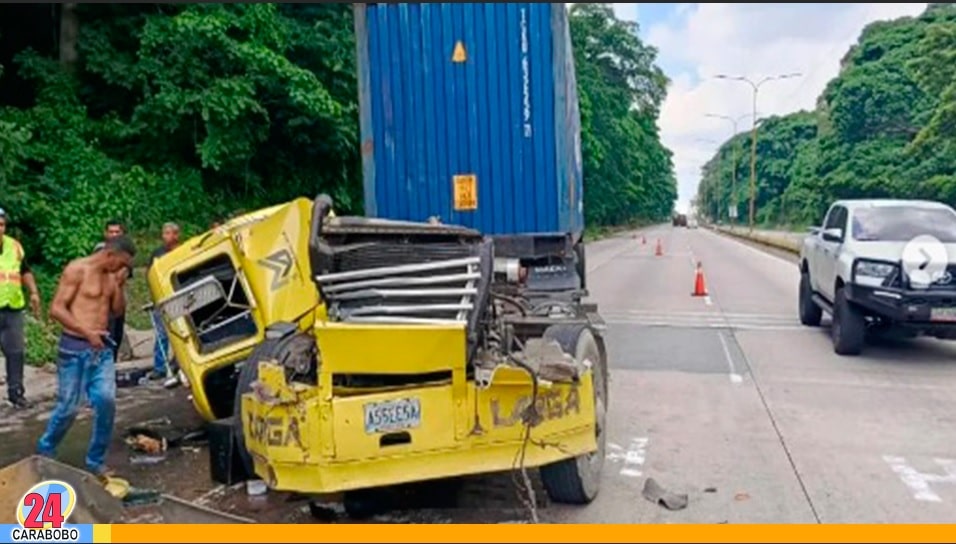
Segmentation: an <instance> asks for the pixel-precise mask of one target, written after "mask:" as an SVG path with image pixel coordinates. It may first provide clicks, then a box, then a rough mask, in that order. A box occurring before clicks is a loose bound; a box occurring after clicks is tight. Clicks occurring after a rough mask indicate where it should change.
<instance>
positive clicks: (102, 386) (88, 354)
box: [37, 334, 116, 473]
mask: <svg viewBox="0 0 956 544" xmlns="http://www.w3.org/2000/svg"><path fill="white" fill-rule="evenodd" d="M57 358H58V361H57V371H56V372H57V399H56V407H54V408H53V415H52V416H51V417H50V421H49V422H48V423H47V427H46V432H44V433H43V436H41V437H40V441H39V442H38V443H37V453H39V454H40V455H45V456H47V457H53V456H54V454H55V452H56V448H57V446H58V445H59V444H60V442H61V441H63V437H64V436H66V433H67V431H69V430H70V427H71V426H72V425H73V421H74V420H75V419H76V414H77V412H78V411H79V409H80V406H81V405H82V403H83V400H84V398H86V399H89V401H90V405H92V407H93V430H92V432H91V433H90V445H89V449H88V450H87V453H86V468H87V469H89V470H90V471H91V472H93V473H99V472H101V471H102V470H103V468H104V467H105V461H106V452H107V451H108V450H109V447H110V441H111V440H112V438H113V420H114V416H115V413H116V370H115V364H114V361H113V351H112V350H111V349H109V347H106V348H104V349H101V350H98V351H96V350H94V349H93V348H92V347H91V346H90V345H89V343H87V342H86V341H85V340H82V339H79V338H75V337H73V336H70V335H66V334H64V335H63V336H61V337H60V345H59V349H58V353H57Z"/></svg>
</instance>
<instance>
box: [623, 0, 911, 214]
mask: <svg viewBox="0 0 956 544" xmlns="http://www.w3.org/2000/svg"><path fill="white" fill-rule="evenodd" d="M925 8H926V4H925V3H923V4H913V3H909V4H904V3H899V4H875V3H873V4H859V3H843V4H823V3H820V4H783V3H781V4H765V3H757V4H664V3H659V4H614V10H615V13H616V14H617V16H618V18H620V19H626V20H631V21H637V23H638V24H639V25H640V34H641V37H642V38H643V40H644V41H645V43H649V44H651V45H653V46H655V47H656V48H657V49H658V65H659V66H660V67H661V68H662V69H663V70H664V72H665V73H666V74H667V75H668V77H669V78H670V80H671V84H670V87H669V89H668V93H667V99H666V101H665V102H664V106H663V109H662V111H661V117H660V120H659V121H658V124H659V126H660V128H661V137H662V139H663V141H664V145H666V146H667V147H668V148H670V149H671V151H673V152H674V166H675V170H676V172H677V179H678V192H679V200H678V204H677V208H678V209H679V210H681V211H686V210H687V208H688V206H689V203H690V200H691V199H692V198H693V197H694V196H695V195H696V194H697V183H698V181H699V180H700V168H701V166H703V164H704V163H705V162H707V161H708V160H709V159H710V158H711V157H712V156H713V154H714V152H715V151H716V150H717V148H718V146H719V144H720V143H721V142H723V141H725V140H726V139H727V138H728V137H730V136H731V135H732V134H733V125H732V124H731V122H730V121H727V120H723V119H714V118H708V117H707V116H706V115H707V114H715V115H722V116H726V117H732V118H734V119H737V120H738V122H737V128H738V129H739V130H741V131H749V130H750V127H751V117H752V116H751V111H752V109H753V89H752V88H751V87H750V86H749V85H747V84H746V83H743V82H740V81H727V80H721V79H716V78H714V76H716V75H718V74H725V75H730V76H744V77H747V78H750V79H751V80H753V81H755V82H756V81H760V80H762V79H763V78H765V77H772V76H777V75H783V74H794V73H798V74H801V75H800V76H799V77H794V78H789V79H778V80H772V81H769V82H767V83H765V84H763V85H761V87H760V91H759V93H758V101H757V112H758V117H763V116H767V115H781V114H786V113H791V112H794V111H798V110H801V109H807V110H809V109H813V107H814V105H815V103H816V100H817V98H818V97H819V95H820V93H821V92H822V91H823V89H824V87H825V86H826V84H827V82H829V81H830V80H831V79H832V78H833V77H834V76H836V75H837V73H838V71H839V62H840V58H841V57H843V55H844V53H846V51H847V49H849V47H850V46H851V45H852V44H853V43H854V42H856V39H857V38H858V37H859V34H860V31H861V30H863V27H864V26H866V25H867V24H869V23H870V22H873V21H876V20H886V19H895V18H897V17H902V16H907V15H917V14H919V13H921V12H922V11H923V10H924V9H925ZM758 137H759V133H758Z"/></svg>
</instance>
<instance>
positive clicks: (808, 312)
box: [799, 272, 823, 327]
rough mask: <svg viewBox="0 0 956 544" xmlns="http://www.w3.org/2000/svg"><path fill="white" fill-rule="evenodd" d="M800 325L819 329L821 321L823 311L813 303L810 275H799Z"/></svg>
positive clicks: (807, 273) (806, 273) (802, 273)
mask: <svg viewBox="0 0 956 544" xmlns="http://www.w3.org/2000/svg"><path fill="white" fill-rule="evenodd" d="M799 306H800V323H802V324H804V325H806V326H807V327H819V326H820V321H822V320H823V309H822V308H820V307H819V306H817V303H816V302H813V287H811V283H810V273H809V272H801V273H800V301H799Z"/></svg>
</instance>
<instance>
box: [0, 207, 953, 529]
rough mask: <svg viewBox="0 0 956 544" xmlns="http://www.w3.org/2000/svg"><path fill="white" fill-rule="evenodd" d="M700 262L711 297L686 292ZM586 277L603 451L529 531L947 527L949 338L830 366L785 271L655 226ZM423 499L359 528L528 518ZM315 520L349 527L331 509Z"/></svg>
mask: <svg viewBox="0 0 956 544" xmlns="http://www.w3.org/2000/svg"><path fill="white" fill-rule="evenodd" d="M645 240H646V243H642V242H643V241H645ZM657 240H660V242H661V246H662V249H663V255H662V256H655V255H654V249H655V245H656V243H657ZM697 262H700V263H701V264H702V267H703V271H704V274H705V279H706V283H707V288H708V291H709V296H708V297H692V296H691V291H692V289H693V285H694V270H695V266H696V264H697ZM588 268H589V283H590V286H589V287H590V290H591V294H592V297H591V298H592V300H593V301H596V302H597V303H599V305H600V308H601V313H602V314H603V315H604V317H605V319H606V320H607V321H608V323H609V331H608V335H609V338H608V349H609V355H610V365H611V399H610V413H609V423H608V425H609V429H608V433H609V441H610V443H611V446H610V448H609V451H608V460H607V463H606V464H605V472H604V481H603V483H602V489H601V492H600V495H599V497H598V499H597V500H596V501H595V503H593V504H591V505H589V506H587V507H568V506H556V505H549V504H548V503H547V501H546V500H545V499H544V496H543V492H541V493H539V495H540V496H541V499H540V501H541V502H540V509H539V516H540V519H541V521H543V522H558V523H817V522H820V523H906V522H930V523H934V522H947V523H953V522H956V343H944V342H941V341H936V340H918V341H910V342H901V343H896V344H883V345H875V346H868V347H867V350H866V351H865V354H864V355H863V356H861V357H839V356H837V355H835V354H834V353H833V350H832V346H831V343H830V340H829V337H828V334H827V333H828V326H829V323H828V321H826V320H825V321H824V325H823V327H820V328H817V329H812V328H807V327H802V326H801V325H800V324H799V322H798V321H797V317H796V316H797V312H796V301H797V283H798V279H799V277H798V272H797V268H796V265H795V264H794V263H793V262H792V260H788V259H786V258H785V257H783V258H782V257H780V256H777V255H771V254H768V253H766V252H764V251H762V250H760V249H756V248H754V247H752V246H750V245H747V244H744V243H741V242H740V241H738V240H736V239H733V238H729V237H725V236H721V235H718V234H715V233H712V232H710V231H707V230H704V229H696V230H689V229H684V228H673V227H671V226H661V227H656V228H651V229H647V230H644V231H640V232H638V233H636V235H635V234H626V235H621V236H618V237H615V238H610V239H606V240H601V241H598V242H594V243H592V244H590V245H589V247H588ZM185 394H186V393H185V391H183V390H179V391H176V392H168V391H163V390H162V389H156V388H150V389H149V390H148V391H146V390H144V391H142V392H137V391H136V390H129V392H128V393H124V396H123V397H122V398H121V399H120V400H119V402H118V404H120V406H119V407H118V410H119V421H118V426H120V427H125V426H126V425H129V424H131V423H135V422H137V421H142V420H143V419H147V418H153V417H157V416H169V417H170V418H171V419H172V420H173V422H174V423H173V425H174V427H176V428H180V429H185V428H189V427H191V426H193V425H196V424H198V420H197V419H196V417H195V414H194V413H193V411H192V409H191V407H190V406H189V404H188V403H187V402H186V399H185ZM146 398H148V399H149V401H148V402H146V403H143V402H142V401H143V400H144V399H146ZM134 399H139V400H140V402H138V403H134V402H133V401H134ZM41 430H42V419H41V420H39V421H30V422H25V424H24V427H23V428H21V429H19V430H16V431H13V430H11V431H5V432H0V441H3V442H4V444H6V447H3V448H0V456H3V457H6V458H7V459H8V460H12V459H15V458H17V457H19V455H18V454H17V451H14V450H23V451H21V453H20V455H22V454H25V453H28V451H26V450H28V449H29V448H31V446H32V443H33V441H35V437H36V435H37V434H38V433H39V432H40V431H41ZM88 432H89V431H88V424H87V423H86V422H82V423H81V424H80V425H79V426H78V429H77V430H76V431H75V432H72V433H71V434H70V436H69V437H68V440H67V442H68V444H65V445H64V449H65V450H67V452H66V453H64V457H66V460H67V461H68V462H73V463H77V464H78V463H81V461H82V453H83V451H84V450H85V446H86V440H87V437H88ZM119 432H120V429H118V432H117V434H119ZM114 442H115V443H114V446H113V448H112V449H111V454H110V463H111V464H112V465H113V466H114V467H116V468H118V469H119V470H120V473H121V474H122V475H123V476H125V477H127V478H128V479H130V481H131V482H132V483H133V484H134V485H137V486H141V487H155V488H159V489H162V490H164V491H167V492H171V493H174V494H177V495H179V496H181V497H183V498H185V499H188V500H195V501H198V502H200V503H203V504H206V505H209V506H214V507H218V508H222V509H225V510H228V511H230V512H232V513H235V514H240V515H245V516H248V517H251V518H253V519H256V520H258V521H263V522H274V523H275V522H278V523H283V522H285V523H289V522H293V523H304V522H309V521H311V520H312V519H313V518H312V517H311V515H310V512H309V508H308V505H307V503H306V502H305V499H304V498H296V497H292V496H289V495H285V494H280V493H270V494H269V495H267V496H266V497H248V496H247V495H246V494H245V491H244V489H243V488H242V486H241V485H240V486H234V487H232V488H226V487H223V486H217V485H216V484H214V483H212V482H211V481H210V480H209V476H208V468H207V467H208V460H207V456H206V453H205V450H204V449H197V450H189V451H181V452H172V453H171V455H170V457H169V458H168V459H167V460H166V461H165V462H162V463H159V464H156V465H134V464H131V463H130V461H129V459H128V454H127V452H126V449H125V446H124V444H122V442H121V440H119V436H117V440H115V441H114ZM67 446H69V447H67ZM648 478H653V479H654V480H655V481H657V482H658V483H659V484H660V485H662V486H664V487H665V488H666V489H668V490H670V491H673V492H676V493H686V494H688V496H689V504H688V505H687V507H686V508H685V509H683V510H679V511H670V510H667V509H665V508H663V507H661V506H659V505H657V504H653V503H651V502H649V501H647V500H645V499H644V498H643V497H642V495H641V491H642V489H643V486H644V484H645V482H646V481H647V479H648ZM538 487H539V491H540V485H539V486H538ZM424 495H425V497H423V499H424V500H422V501H418V500H417V499H414V498H412V499H403V502H402V506H403V508H402V509H401V510H399V511H393V512H391V513H389V514H388V515H384V516H379V517H376V518H374V519H373V520H372V521H375V522H383V523H449V522H459V523H461V522H473V523H474V522H476V523H520V522H525V521H526V520H527V519H528V516H527V511H526V509H524V508H523V506H522V504H521V503H520V502H519V501H518V500H517V499H516V495H515V490H514V487H513V484H512V478H511V475H492V476H484V477H479V478H469V479H467V480H466V481H465V482H464V486H463V487H462V488H461V490H460V491H459V492H458V494H457V501H456V502H454V503H447V504H445V503H442V504H438V505H436V504H435V501H434V500H431V501H429V500H428V499H429V498H431V499H434V497H428V496H427V495H428V492H427V491H426V492H425V494H424ZM420 498H422V497H420ZM323 513H324V515H325V516H324V519H323V521H329V522H335V521H347V520H346V519H344V517H343V516H342V515H341V513H342V509H341V505H340V504H337V503H335V501H334V500H331V501H330V502H329V503H328V510H327V511H323Z"/></svg>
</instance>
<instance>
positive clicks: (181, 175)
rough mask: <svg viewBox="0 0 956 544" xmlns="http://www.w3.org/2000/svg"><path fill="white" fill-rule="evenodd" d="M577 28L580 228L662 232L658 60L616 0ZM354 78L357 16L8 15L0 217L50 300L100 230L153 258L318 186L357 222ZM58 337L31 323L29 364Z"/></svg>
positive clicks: (159, 10)
mask: <svg viewBox="0 0 956 544" xmlns="http://www.w3.org/2000/svg"><path fill="white" fill-rule="evenodd" d="M571 26H572V36H573V42H574V46H575V61H576V65H577V73H578V90H579V95H580V97H581V110H582V148H583V149H582V153H583V160H584V169H585V187H586V191H585V194H586V201H585V213H586V215H587V218H588V222H589V224H590V225H591V226H610V225H619V224H623V223H631V222H635V221H650V220H660V219H662V218H664V217H665V216H666V215H667V214H669V213H670V210H671V207H672V205H673V201H674V199H675V197H676V184H675V180H674V176H673V174H672V165H671V158H670V153H669V151H667V150H666V149H665V148H664V147H662V145H661V143H660V139H659V137H658V133H657V127H656V121H657V115H658V110H659V107H660V104H661V101H662V100H663V97H664V94H665V92H666V84H667V80H666V79H665V77H664V76H663V74H662V73H661V70H660V69H659V68H658V67H656V66H655V64H654V62H655V58H656V51H655V50H654V49H652V48H650V47H647V46H645V45H644V44H642V43H641V41H640V40H639V39H638V38H637V34H636V31H637V29H636V26H635V25H634V24H632V23H625V22H622V21H619V20H617V19H616V18H615V17H614V14H613V11H612V10H611V8H610V5H608V4H583V5H582V4H578V5H577V6H575V8H574V9H573V10H572V14H571ZM356 82H357V78H356V59H355V36H354V30H353V22H352V6H351V4H75V3H67V4H38V3H34V4H30V3H25V4H0V207H3V208H4V209H6V210H7V211H8V212H9V213H10V214H11V226H12V227H13V228H12V231H13V234H14V235H15V236H17V237H18V238H20V240H21V241H22V242H23V244H24V246H25V247H26V249H27V251H28V253H29V255H30V258H31V259H32V261H33V264H34V266H35V268H36V269H37V270H38V271H39V272H40V274H38V276H39V278H38V279H39V281H40V283H41V294H42V295H43V296H44V297H45V298H49V296H50V295H51V294H52V292H53V288H54V285H55V281H56V271H57V270H58V268H59V267H60V266H62V265H63V264H64V263H65V262H66V261H68V260H69V259H72V258H74V257H78V256H81V255H84V254H86V253H87V252H89V251H90V249H91V248H92V246H93V244H94V243H95V242H96V241H97V240H98V238H99V236H100V233H101V230H102V226H103V223H104V222H105V221H106V220H107V219H108V218H113V217H117V218H120V219H122V220H124V221H125V222H126V223H127V224H128V225H129V226H130V227H131V229H132V230H133V232H134V234H135V235H136V236H137V238H138V239H139V240H141V241H145V240H148V244H149V245H150V246H151V245H152V244H155V243H157V241H156V235H157V230H158V226H159V225H161V224H162V223H163V222H165V221H169V220H174V221H177V222H179V223H180V224H181V225H183V227H184V229H185V230H186V234H191V233H195V232H197V231H201V230H204V229H205V228H206V227H207V226H208V225H209V223H211V222H212V221H216V220H220V219H222V218H223V217H225V216H229V215H231V214H234V213H237V212H239V211H242V210H249V209H255V208H259V207H263V206H266V205H269V204H273V203H276V202H281V201H284V200H287V199H289V198H292V197H296V196H302V195H307V196H311V195H314V194H316V193H318V192H320V191H323V192H328V193H330V194H331V195H332V196H333V198H334V199H335V201H336V207H337V208H338V209H339V210H341V211H343V212H344V213H361V212H362V210H363V205H362V184H361V179H360V178H361V170H360V156H359V148H358V92H357V83H356ZM629 105H630V106H629ZM141 249H143V251H141V254H142V255H141V257H140V262H142V261H143V260H145V257H146V254H147V253H148V250H150V249H152V248H151V247H144V248H141ZM142 281H143V280H142V273H139V274H136V275H134V280H133V285H132V287H131V296H132V297H133V299H134V300H132V301H131V302H130V307H131V308H138V307H139V305H140V304H141V303H143V302H146V300H145V297H146V296H147V295H146V290H145V289H144V288H143V285H142ZM141 314H142V315H141ZM143 322H145V323H143ZM127 323H132V324H133V325H134V326H137V323H140V324H141V325H140V326H149V325H148V320H146V318H145V314H143V312H139V311H132V312H131V314H130V315H128V316H127ZM55 332H56V329H55V326H52V325H51V324H49V323H45V324H44V323H39V322H37V323H33V322H31V325H30V326H29V327H28V336H29V338H28V350H29V353H28V358H29V359H30V361H31V362H34V363H36V362H43V361H46V360H49V359H50V358H51V357H52V351H51V350H52V349H53V343H52V341H53V338H54V335H55Z"/></svg>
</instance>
